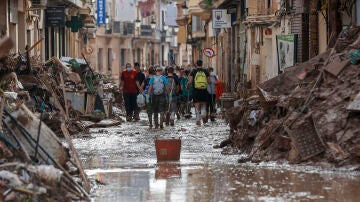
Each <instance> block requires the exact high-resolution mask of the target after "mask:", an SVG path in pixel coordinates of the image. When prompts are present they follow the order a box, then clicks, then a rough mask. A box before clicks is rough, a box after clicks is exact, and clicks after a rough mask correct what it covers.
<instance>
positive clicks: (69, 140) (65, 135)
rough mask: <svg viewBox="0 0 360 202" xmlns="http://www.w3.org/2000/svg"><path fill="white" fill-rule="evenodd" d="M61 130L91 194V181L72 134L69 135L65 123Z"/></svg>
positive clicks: (86, 188) (62, 124)
mask: <svg viewBox="0 0 360 202" xmlns="http://www.w3.org/2000/svg"><path fill="white" fill-rule="evenodd" d="M61 130H62V132H63V134H64V137H65V139H66V141H67V143H68V144H69V147H70V150H71V152H72V153H73V157H74V159H75V163H76V165H77V167H78V168H79V171H80V176H81V178H82V180H83V182H84V188H85V190H86V191H87V192H88V193H89V192H90V182H89V180H88V178H87V175H86V174H85V172H84V168H83V166H82V162H81V161H80V159H79V154H78V153H77V151H76V149H75V147H74V144H73V143H72V140H71V138H70V133H69V131H68V129H67V127H66V125H65V123H64V122H62V123H61Z"/></svg>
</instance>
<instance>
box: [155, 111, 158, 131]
mask: <svg viewBox="0 0 360 202" xmlns="http://www.w3.org/2000/svg"><path fill="white" fill-rule="evenodd" d="M154 124H155V128H156V129H157V128H159V116H158V114H157V113H155V114H154Z"/></svg>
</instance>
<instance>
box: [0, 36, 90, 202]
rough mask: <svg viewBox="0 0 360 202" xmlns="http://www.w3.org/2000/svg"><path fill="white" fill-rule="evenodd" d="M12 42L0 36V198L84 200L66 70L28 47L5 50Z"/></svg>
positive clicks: (87, 187) (84, 179)
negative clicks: (15, 51)
mask: <svg viewBox="0 0 360 202" xmlns="http://www.w3.org/2000/svg"><path fill="white" fill-rule="evenodd" d="M11 46H12V43H11V40H9V39H2V40H0V50H1V51H0V170H1V171H0V201H28V200H30V199H31V200H34V201H54V200H59V201H71V200H89V196H88V193H89V190H90V184H89V181H88V179H87V176H86V174H85V173H84V170H83V168H82V163H81V161H80V160H79V157H78V154H77V152H76V150H75V148H74V146H73V144H72V141H71V139H70V132H69V130H68V128H71V127H73V126H74V123H73V122H72V121H71V118H74V116H71V114H70V113H69V111H70V110H71V108H69V107H67V103H65V100H67V99H66V97H64V95H65V93H64V92H65V91H64V89H65V85H64V80H63V76H64V75H65V76H66V77H65V81H66V80H67V79H69V77H70V76H69V73H68V72H66V71H65V70H64V69H63V68H64V67H63V65H62V64H60V62H59V61H58V59H57V58H53V59H52V60H50V61H48V62H47V63H46V64H45V65H44V64H42V63H41V62H40V61H39V60H38V58H36V57H32V58H30V57H29V55H28V54H27V52H25V53H23V54H24V55H25V56H23V55H22V54H21V53H18V54H16V55H10V54H8V52H9V50H10V49H11ZM5 50H7V51H5ZM28 61H29V62H28ZM69 109H70V110H69ZM70 112H71V111H70ZM51 122H53V123H55V124H56V125H55V124H54V126H53V127H54V128H56V129H55V130H53V129H52V127H49V126H48V125H47V123H50V124H49V125H51ZM77 130H83V129H82V128H79V129H77ZM60 133H61V134H63V135H64V137H65V140H66V142H67V147H66V146H65V145H63V143H62V141H61V140H60V139H59V138H58V135H59V134H60ZM29 164H32V165H33V166H30V165H29ZM70 173H72V175H70ZM77 178H78V180H75V179H77Z"/></svg>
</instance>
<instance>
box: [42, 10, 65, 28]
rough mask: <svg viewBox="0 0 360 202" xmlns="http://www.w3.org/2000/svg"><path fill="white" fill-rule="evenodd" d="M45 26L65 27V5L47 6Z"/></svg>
mask: <svg viewBox="0 0 360 202" xmlns="http://www.w3.org/2000/svg"><path fill="white" fill-rule="evenodd" d="M45 26H46V27H65V7H47V8H46V10H45Z"/></svg>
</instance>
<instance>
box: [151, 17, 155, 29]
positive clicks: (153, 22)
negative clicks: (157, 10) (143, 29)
mask: <svg viewBox="0 0 360 202" xmlns="http://www.w3.org/2000/svg"><path fill="white" fill-rule="evenodd" d="M150 24H151V29H155V27H156V22H155V20H154V18H152V19H151V22H150Z"/></svg>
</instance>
